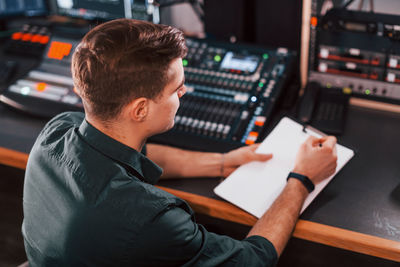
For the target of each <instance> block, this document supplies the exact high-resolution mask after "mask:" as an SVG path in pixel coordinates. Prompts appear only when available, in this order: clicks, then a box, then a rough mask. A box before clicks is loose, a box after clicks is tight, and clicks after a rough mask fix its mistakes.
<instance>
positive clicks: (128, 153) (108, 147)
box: [79, 119, 162, 184]
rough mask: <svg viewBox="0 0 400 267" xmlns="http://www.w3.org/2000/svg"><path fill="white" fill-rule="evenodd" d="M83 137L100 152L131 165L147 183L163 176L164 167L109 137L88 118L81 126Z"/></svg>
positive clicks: (155, 181)
mask: <svg viewBox="0 0 400 267" xmlns="http://www.w3.org/2000/svg"><path fill="white" fill-rule="evenodd" d="M79 134H80V135H81V137H82V138H83V139H84V140H85V142H87V143H88V144H89V145H91V146H92V147H93V148H94V149H96V150H98V151H99V152H100V153H102V154H104V155H106V156H108V157H110V158H112V159H114V160H115V161H117V162H119V163H123V164H124V165H127V166H129V167H131V168H132V169H133V170H134V171H136V172H137V173H138V174H139V175H141V176H142V177H138V178H140V179H141V180H143V181H144V182H146V183H149V184H155V183H157V181H158V179H159V178H160V176H161V173H162V169H161V168H160V167H159V166H158V165H156V164H155V163H154V162H153V161H151V160H150V159H148V158H147V157H146V156H144V155H143V154H142V153H140V152H138V151H136V150H135V149H133V148H131V147H129V146H126V145H124V144H122V143H120V142H118V141H117V140H115V139H113V138H111V137H109V136H108V135H106V134H104V133H103V132H101V131H99V130H98V129H96V128H95V127H94V126H92V125H91V124H90V123H89V122H88V121H86V119H84V120H83V122H82V123H81V125H80V126H79Z"/></svg>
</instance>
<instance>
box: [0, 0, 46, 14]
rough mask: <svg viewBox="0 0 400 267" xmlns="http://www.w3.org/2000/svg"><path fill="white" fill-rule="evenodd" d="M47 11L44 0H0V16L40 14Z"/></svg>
mask: <svg viewBox="0 0 400 267" xmlns="http://www.w3.org/2000/svg"><path fill="white" fill-rule="evenodd" d="M46 13H47V8H46V5H45V3H44V0H18V1H17V0H0V17H6V16H17V15H25V16H38V15H44V14H46Z"/></svg>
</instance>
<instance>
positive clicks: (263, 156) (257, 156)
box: [253, 153, 272, 161]
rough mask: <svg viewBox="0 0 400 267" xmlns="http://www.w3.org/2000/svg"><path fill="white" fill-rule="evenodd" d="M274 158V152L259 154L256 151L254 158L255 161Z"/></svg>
mask: <svg viewBox="0 0 400 267" xmlns="http://www.w3.org/2000/svg"><path fill="white" fill-rule="evenodd" d="M270 159H272V154H257V153H254V159H253V160H255V161H267V160H270Z"/></svg>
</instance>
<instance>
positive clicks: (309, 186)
mask: <svg viewBox="0 0 400 267" xmlns="http://www.w3.org/2000/svg"><path fill="white" fill-rule="evenodd" d="M290 178H295V179H297V180H299V181H300V182H301V183H302V184H303V185H304V186H305V188H307V190H308V192H309V193H311V192H312V191H313V190H314V188H315V185H314V183H313V182H312V181H311V180H310V178H308V177H307V176H305V175H302V174H299V173H296V172H290V173H289V175H288V177H287V179H286V180H287V181H288V180H289V179H290Z"/></svg>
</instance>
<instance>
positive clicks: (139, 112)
mask: <svg viewBox="0 0 400 267" xmlns="http://www.w3.org/2000/svg"><path fill="white" fill-rule="evenodd" d="M128 106H129V107H128V108H129V116H130V118H131V119H132V120H134V121H137V122H142V121H144V120H145V119H146V117H147V114H148V112H149V100H148V99H147V98H145V97H140V98H137V99H135V100H133V101H132V102H131V103H130V104H128Z"/></svg>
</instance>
